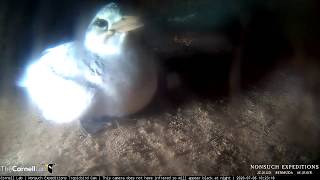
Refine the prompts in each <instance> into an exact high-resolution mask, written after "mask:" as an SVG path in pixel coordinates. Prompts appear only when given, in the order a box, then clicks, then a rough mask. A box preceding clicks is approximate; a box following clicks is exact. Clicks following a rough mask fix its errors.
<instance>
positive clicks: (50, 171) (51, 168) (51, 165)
mask: <svg viewBox="0 0 320 180" xmlns="http://www.w3.org/2000/svg"><path fill="white" fill-rule="evenodd" d="M54 165H55V164H47V168H48V172H49V173H52V172H53V166H54Z"/></svg>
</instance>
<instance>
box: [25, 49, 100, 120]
mask: <svg viewBox="0 0 320 180" xmlns="http://www.w3.org/2000/svg"><path fill="white" fill-rule="evenodd" d="M72 45H73V44H72V43H66V44H62V45H60V46H57V47H55V48H52V49H49V50H47V51H46V52H45V54H44V55H43V56H42V57H41V58H40V59H39V60H37V61H36V62H34V63H32V64H31V65H30V66H29V67H28V69H27V72H26V75H25V79H24V81H23V85H24V86H25V87H27V90H28V93H29V95H30V97H31V99H32V100H33V102H35V103H36V105H37V106H38V107H39V109H40V110H41V111H42V114H43V116H44V118H45V119H47V120H53V121H56V122H70V121H72V120H74V119H77V118H78V117H80V116H81V115H82V113H83V112H84V111H85V110H86V109H87V108H88V106H89V104H90V103H91V99H92V97H93V93H94V90H93V89H90V88H89V87H85V86H83V85H81V84H79V83H77V82H75V81H73V80H72V79H73V78H76V77H77V76H79V75H80V74H81V73H82V72H81V71H80V70H79V69H78V66H77V63H76V59H74V58H73V56H72V54H70V50H71V48H72ZM66 77H68V78H66Z"/></svg>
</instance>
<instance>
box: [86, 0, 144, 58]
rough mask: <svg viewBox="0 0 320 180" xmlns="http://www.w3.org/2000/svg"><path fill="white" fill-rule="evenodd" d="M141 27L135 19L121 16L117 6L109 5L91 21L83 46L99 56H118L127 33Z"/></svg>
mask: <svg viewBox="0 0 320 180" xmlns="http://www.w3.org/2000/svg"><path fill="white" fill-rule="evenodd" d="M142 26H143V24H142V23H141V22H140V21H139V19H138V18H137V17H135V16H123V15H122V14H121V12H120V9H119V7H118V5H117V4H115V3H110V4H108V5H106V6H104V7H102V8H101V9H100V10H99V12H98V13H97V14H96V15H95V17H94V18H93V19H92V21H91V23H90V24H89V27H88V29H87V31H86V35H85V41H84V45H85V47H86V48H87V49H88V50H89V51H91V52H93V53H95V54H97V55H99V56H106V55H111V54H118V53H120V52H121V47H122V43H123V41H124V39H125V36H126V34H127V32H129V31H132V30H135V29H138V28H140V27H142Z"/></svg>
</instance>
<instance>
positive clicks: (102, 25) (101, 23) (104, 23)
mask: <svg viewBox="0 0 320 180" xmlns="http://www.w3.org/2000/svg"><path fill="white" fill-rule="evenodd" d="M94 25H96V26H98V27H100V28H106V29H107V28H108V25H109V23H108V21H106V20H104V19H97V20H95V21H94Z"/></svg>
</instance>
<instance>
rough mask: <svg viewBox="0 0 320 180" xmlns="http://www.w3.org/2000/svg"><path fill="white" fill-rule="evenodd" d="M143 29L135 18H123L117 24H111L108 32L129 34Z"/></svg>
mask: <svg viewBox="0 0 320 180" xmlns="http://www.w3.org/2000/svg"><path fill="white" fill-rule="evenodd" d="M141 27H143V23H142V22H141V21H140V19H139V18H138V17H137V16H124V17H122V19H121V20H120V21H119V22H116V23H114V24H112V26H111V28H110V31H113V32H129V31H133V30H136V29H139V28H141Z"/></svg>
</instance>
